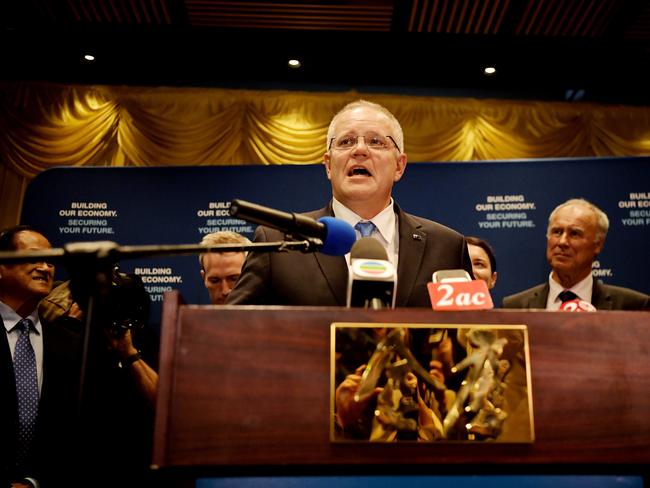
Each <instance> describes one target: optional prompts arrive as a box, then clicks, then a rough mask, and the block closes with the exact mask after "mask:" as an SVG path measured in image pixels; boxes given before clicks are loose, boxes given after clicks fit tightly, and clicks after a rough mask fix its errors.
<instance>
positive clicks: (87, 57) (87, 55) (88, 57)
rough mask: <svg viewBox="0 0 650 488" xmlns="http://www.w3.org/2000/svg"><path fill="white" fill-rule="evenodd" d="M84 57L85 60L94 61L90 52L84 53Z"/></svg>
mask: <svg viewBox="0 0 650 488" xmlns="http://www.w3.org/2000/svg"><path fill="white" fill-rule="evenodd" d="M84 59H85V60H86V61H95V56H93V55H92V54H84Z"/></svg>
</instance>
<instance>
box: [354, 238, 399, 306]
mask: <svg viewBox="0 0 650 488" xmlns="http://www.w3.org/2000/svg"><path fill="white" fill-rule="evenodd" d="M396 290H397V275H396V273H395V266H393V264H392V263H391V262H390V261H389V260H388V255H387V254H386V250H385V249H384V246H382V245H381V244H380V243H379V241H377V239H373V238H372V237H362V238H361V239H359V240H358V241H357V242H356V243H355V244H354V246H352V250H351V251H350V273H349V275H348V290H347V306H348V307H363V308H371V309H373V310H380V309H384V308H394V307H395V295H396Z"/></svg>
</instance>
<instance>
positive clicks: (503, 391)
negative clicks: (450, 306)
mask: <svg viewBox="0 0 650 488" xmlns="http://www.w3.org/2000/svg"><path fill="white" fill-rule="evenodd" d="M331 341H332V353H331V395H330V396H331V401H330V405H331V407H330V410H331V412H330V413H331V415H330V419H331V420H330V425H331V428H330V439H331V440H332V441H334V442H358V441H366V442H403V441H406V442H408V441H410V442H511V443H530V442H533V441H534V438H535V435H534V429H533V403H532V392H531V384H530V376H531V375H530V361H529V353H528V331H527V328H526V326H525V325H462V326H459V325H448V324H376V323H333V324H332V327H331Z"/></svg>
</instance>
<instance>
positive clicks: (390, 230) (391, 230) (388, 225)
mask: <svg viewBox="0 0 650 488" xmlns="http://www.w3.org/2000/svg"><path fill="white" fill-rule="evenodd" d="M332 210H333V211H334V216H335V217H336V218H337V219H341V220H345V221H346V222H347V223H348V224H350V225H351V226H352V227H354V226H355V225H356V224H357V222H359V221H360V220H363V221H368V219H364V218H363V217H360V216H359V215H357V214H356V213H354V212H353V211H352V210H350V209H349V208H348V207H346V206H345V205H343V204H342V203H341V202H339V201H338V200H337V199H336V198H334V197H332ZM395 218H396V217H395V209H394V202H393V199H392V198H391V199H390V203H389V204H388V206H387V207H386V208H385V209H383V210H382V211H381V212H379V213H378V214H377V215H375V216H374V217H373V218H371V219H370V222H372V223H373V224H375V227H377V231H378V232H379V234H380V235H381V237H382V238H383V239H384V240H385V241H386V242H388V243H391V242H393V239H394V238H395V228H396V227H395Z"/></svg>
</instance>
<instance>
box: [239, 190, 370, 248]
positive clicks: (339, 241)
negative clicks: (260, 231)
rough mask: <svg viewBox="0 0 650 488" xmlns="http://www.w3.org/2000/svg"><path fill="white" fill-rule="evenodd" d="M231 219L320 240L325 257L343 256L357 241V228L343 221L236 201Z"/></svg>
mask: <svg viewBox="0 0 650 488" xmlns="http://www.w3.org/2000/svg"><path fill="white" fill-rule="evenodd" d="M230 215H232V216H233V217H239V218H241V219H244V220H247V221H249V222H255V223H256V224H262V225H265V226H267V227H271V228H273V229H277V230H281V231H282V232H284V233H285V234H288V235H292V236H298V237H301V238H306V239H314V238H315V239H319V240H320V241H322V247H321V248H320V249H319V251H320V252H322V253H323V254H329V255H331V256H343V255H345V254H347V253H348V252H349V251H350V248H351V247H352V244H354V241H355V240H356V238H357V235H356V233H355V232H354V228H353V227H352V226H351V225H350V224H348V223H347V222H345V221H344V220H341V219H337V218H334V217H321V218H320V219H318V220H315V219H312V218H311V217H308V216H306V215H302V214H298V213H293V212H291V213H289V212H282V211H281V210H275V209H273V208H269V207H264V206H262V205H258V204H256V203H251V202H246V201H244V200H239V199H235V200H233V201H232V202H230Z"/></svg>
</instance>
